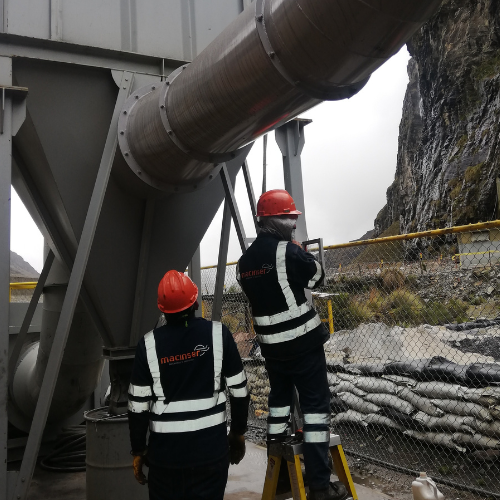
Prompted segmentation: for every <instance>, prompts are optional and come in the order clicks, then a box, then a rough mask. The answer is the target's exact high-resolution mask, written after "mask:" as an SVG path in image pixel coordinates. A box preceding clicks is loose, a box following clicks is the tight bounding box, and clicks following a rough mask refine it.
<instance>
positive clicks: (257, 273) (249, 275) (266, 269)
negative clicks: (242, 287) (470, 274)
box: [241, 264, 274, 279]
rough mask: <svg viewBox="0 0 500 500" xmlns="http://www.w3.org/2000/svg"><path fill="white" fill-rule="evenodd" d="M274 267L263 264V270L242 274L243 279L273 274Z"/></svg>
mask: <svg viewBox="0 0 500 500" xmlns="http://www.w3.org/2000/svg"><path fill="white" fill-rule="evenodd" d="M273 267H274V266H273V265H272V264H262V269H255V270H254V271H246V272H244V273H241V279H245V278H259V277H260V276H262V275H264V274H267V273H269V272H271V269H272V268H273Z"/></svg>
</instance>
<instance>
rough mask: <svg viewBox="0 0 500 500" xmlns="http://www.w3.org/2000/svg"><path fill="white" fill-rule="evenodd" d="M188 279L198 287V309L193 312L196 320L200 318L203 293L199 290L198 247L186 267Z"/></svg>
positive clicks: (199, 267)
mask: <svg viewBox="0 0 500 500" xmlns="http://www.w3.org/2000/svg"><path fill="white" fill-rule="evenodd" d="M188 274H189V277H190V278H191V279H192V280H193V282H194V284H195V285H196V286H197V287H198V304H199V306H200V307H199V308H198V309H197V310H196V312H195V316H196V317H197V318H201V316H202V312H203V311H202V305H201V295H202V293H203V291H202V289H201V252H200V247H198V248H197V249H196V251H195V252H194V254H193V256H192V257H191V261H190V262H189V267H188Z"/></svg>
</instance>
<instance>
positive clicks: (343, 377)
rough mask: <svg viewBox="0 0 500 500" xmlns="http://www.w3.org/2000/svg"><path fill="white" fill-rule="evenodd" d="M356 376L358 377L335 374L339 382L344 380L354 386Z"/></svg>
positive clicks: (347, 374)
mask: <svg viewBox="0 0 500 500" xmlns="http://www.w3.org/2000/svg"><path fill="white" fill-rule="evenodd" d="M358 376H359V375H351V374H349V373H337V377H338V378H339V379H340V380H345V381H347V382H351V384H355V383H356V380H357V378H358Z"/></svg>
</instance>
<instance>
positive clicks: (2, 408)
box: [0, 98, 12, 498]
mask: <svg viewBox="0 0 500 500" xmlns="http://www.w3.org/2000/svg"><path fill="white" fill-rule="evenodd" d="M3 118H4V131H3V134H0V373H2V374H3V376H0V498H6V496H7V427H8V417H7V399H8V380H7V377H6V376H5V375H6V374H7V370H8V363H9V359H8V352H9V283H10V190H11V187H10V185H11V162H12V134H11V129H12V102H11V100H10V99H9V98H8V99H6V101H5V106H4V115H3Z"/></svg>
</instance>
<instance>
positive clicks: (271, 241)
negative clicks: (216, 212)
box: [237, 233, 328, 359]
mask: <svg viewBox="0 0 500 500" xmlns="http://www.w3.org/2000/svg"><path fill="white" fill-rule="evenodd" d="M237 279H238V281H239V283H240V285H241V287H242V289H243V291H244V293H245V294H246V296H247V297H248V300H249V301H250V304H251V306H252V315H253V319H254V328H255V332H256V336H257V340H258V342H259V344H260V346H261V351H262V355H263V356H264V357H269V358H277V359H282V358H286V357H294V356H297V355H300V354H301V353H302V352H304V348H305V349H306V350H309V349H311V348H313V347H316V346H317V345H319V344H321V343H324V342H325V341H326V340H327V339H328V332H327V331H326V329H325V328H324V326H323V325H322V323H321V319H320V318H319V316H318V314H317V313H316V311H315V310H314V309H313V308H312V306H311V305H310V304H309V303H308V302H307V299H306V296H305V293H304V288H316V287H317V286H319V285H320V284H321V282H322V281H323V279H324V271H323V269H322V268H321V265H320V264H319V263H318V261H317V260H316V259H315V258H314V257H313V255H312V254H310V253H308V252H306V251H304V250H303V249H302V248H300V247H298V246H297V245H295V244H293V243H291V242H287V241H283V240H279V239H278V238H277V237H276V236H274V235H272V234H269V233H260V234H259V235H258V237H257V239H256V240H255V241H254V242H253V243H252V245H251V246H250V248H249V249H248V250H247V252H246V253H245V254H244V255H243V256H242V257H241V258H240V260H239V262H238V267H237ZM301 337H303V338H301Z"/></svg>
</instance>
